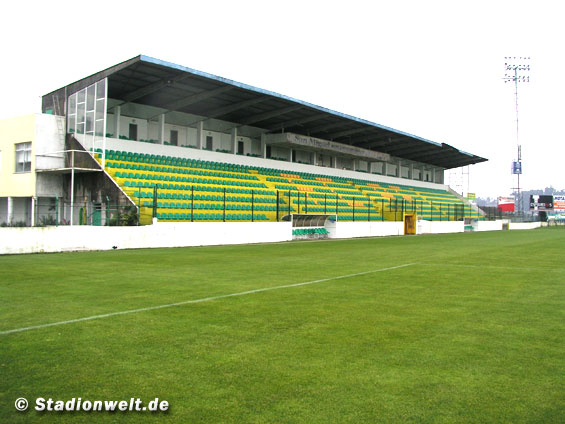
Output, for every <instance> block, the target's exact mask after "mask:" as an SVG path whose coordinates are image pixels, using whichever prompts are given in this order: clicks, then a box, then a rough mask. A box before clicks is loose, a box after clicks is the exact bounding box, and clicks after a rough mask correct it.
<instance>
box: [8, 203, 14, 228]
mask: <svg viewBox="0 0 565 424" xmlns="http://www.w3.org/2000/svg"><path fill="white" fill-rule="evenodd" d="M7 209H8V210H7V211H6V215H7V216H6V222H7V223H8V224H11V223H12V222H13V221H14V198H13V197H8V207H7Z"/></svg>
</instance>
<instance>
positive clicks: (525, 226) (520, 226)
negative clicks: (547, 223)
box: [510, 222, 542, 230]
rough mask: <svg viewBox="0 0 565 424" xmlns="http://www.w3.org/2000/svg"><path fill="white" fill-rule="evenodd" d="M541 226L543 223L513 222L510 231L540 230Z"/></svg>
mask: <svg viewBox="0 0 565 424" xmlns="http://www.w3.org/2000/svg"><path fill="white" fill-rule="evenodd" d="M541 224H542V223H541V222H511V223H510V230H533V229H534V228H540V227H541Z"/></svg>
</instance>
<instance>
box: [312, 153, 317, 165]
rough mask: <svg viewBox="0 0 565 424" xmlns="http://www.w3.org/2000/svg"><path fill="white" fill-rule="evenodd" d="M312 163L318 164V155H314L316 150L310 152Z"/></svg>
mask: <svg viewBox="0 0 565 424" xmlns="http://www.w3.org/2000/svg"><path fill="white" fill-rule="evenodd" d="M310 163H311V164H312V165H318V157H317V156H316V152H312V159H311V160H310Z"/></svg>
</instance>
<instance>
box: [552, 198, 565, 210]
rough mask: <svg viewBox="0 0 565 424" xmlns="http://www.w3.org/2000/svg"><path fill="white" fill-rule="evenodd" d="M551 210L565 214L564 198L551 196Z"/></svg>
mask: <svg viewBox="0 0 565 424" xmlns="http://www.w3.org/2000/svg"><path fill="white" fill-rule="evenodd" d="M553 210H554V211H555V212H565V196H564V195H557V196H553Z"/></svg>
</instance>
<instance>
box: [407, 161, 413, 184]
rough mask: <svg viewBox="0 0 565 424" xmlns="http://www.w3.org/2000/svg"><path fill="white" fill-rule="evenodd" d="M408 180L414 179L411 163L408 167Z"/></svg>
mask: <svg viewBox="0 0 565 424" xmlns="http://www.w3.org/2000/svg"><path fill="white" fill-rule="evenodd" d="M408 178H410V179H411V180H413V179H414V164H413V163H411V164H410V165H409V166H408Z"/></svg>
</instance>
